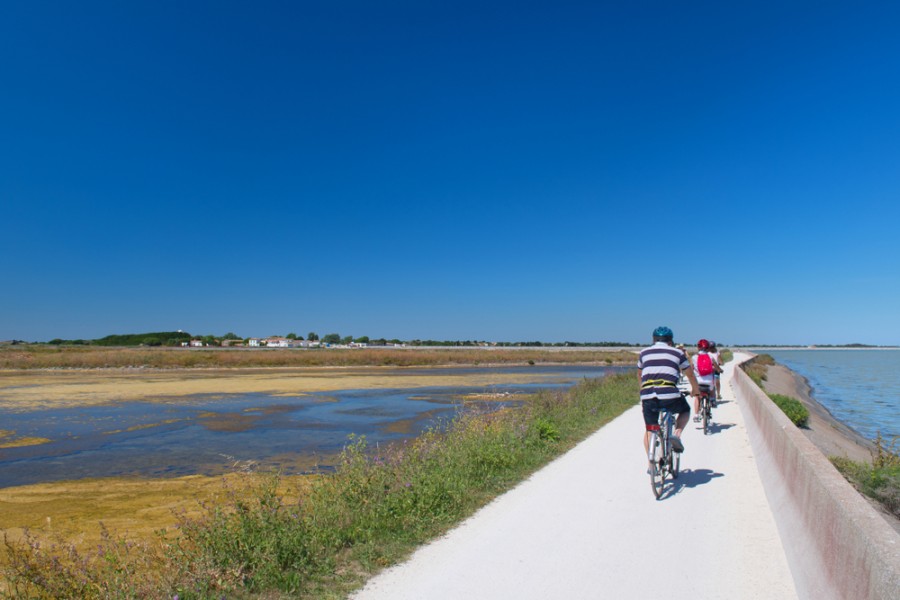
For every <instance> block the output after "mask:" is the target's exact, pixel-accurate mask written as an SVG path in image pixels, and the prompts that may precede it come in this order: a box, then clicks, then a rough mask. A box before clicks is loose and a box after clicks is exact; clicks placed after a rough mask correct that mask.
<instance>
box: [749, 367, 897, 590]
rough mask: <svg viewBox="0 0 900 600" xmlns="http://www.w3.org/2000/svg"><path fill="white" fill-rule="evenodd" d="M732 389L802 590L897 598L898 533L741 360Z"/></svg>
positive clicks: (796, 581) (793, 569) (789, 561)
mask: <svg viewBox="0 0 900 600" xmlns="http://www.w3.org/2000/svg"><path fill="white" fill-rule="evenodd" d="M733 384H734V391H735V395H736V396H737V401H738V404H739V406H740V408H741V412H742V413H743V415H744V420H745V421H746V423H747V430H748V434H749V437H750V443H751V445H752V447H753V452H754V454H755V455H756V460H757V464H758V466H759V473H760V476H761V478H762V481H763V486H764V488H765V491H766V496H767V497H768V500H769V503H770V505H771V506H772V512H773V513H774V515H775V522H776V523H777V525H778V529H779V533H780V534H781V539H782V541H783V543H784V548H785V554H786V555H787V559H788V563H789V565H790V568H791V573H792V574H793V577H794V583H795V585H796V588H797V592H798V594H799V595H800V597H801V598H810V599H812V598H815V599H817V600H819V599H827V598H834V599H835V600H838V599H840V600H845V599H853V600H855V599H864V598H871V599H879V600H897V599H898V598H900V535H898V534H897V532H896V531H894V529H893V528H891V527H890V526H889V525H888V524H887V523H885V521H884V519H883V518H882V517H881V516H880V515H879V514H878V513H877V512H876V510H875V509H874V508H872V506H870V505H869V503H868V502H867V501H866V500H865V499H863V498H862V497H860V495H859V493H858V492H857V491H856V490H855V489H854V488H853V487H852V486H851V485H850V484H849V483H847V481H846V480H845V479H844V477H843V476H842V475H841V474H840V473H839V472H838V471H837V469H835V468H834V466H833V465H832V464H831V463H830V462H829V460H828V459H827V458H826V457H825V456H824V455H823V454H822V453H821V452H819V450H818V448H816V447H815V446H814V445H813V444H812V442H810V441H809V440H808V439H807V438H806V436H804V435H803V433H802V432H800V431H799V430H798V429H797V428H796V426H794V424H793V423H791V421H790V420H789V419H788V418H787V417H786V416H785V415H784V413H783V412H782V411H781V410H780V409H779V408H778V407H777V406H776V405H775V404H774V403H773V402H772V401H771V400H770V399H769V398H768V396H766V394H765V393H764V392H763V391H762V390H761V389H760V388H759V387H758V386H757V385H756V384H755V383H754V382H753V380H752V379H750V377H749V376H748V375H747V374H746V373H744V371H743V370H742V369H740V368H735V370H734V378H733Z"/></svg>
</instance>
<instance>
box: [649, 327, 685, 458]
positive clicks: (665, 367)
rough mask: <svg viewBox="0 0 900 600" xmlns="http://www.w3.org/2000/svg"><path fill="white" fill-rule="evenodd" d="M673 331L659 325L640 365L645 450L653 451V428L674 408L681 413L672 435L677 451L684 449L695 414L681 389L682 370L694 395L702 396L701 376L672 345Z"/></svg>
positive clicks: (677, 412)
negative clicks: (684, 433)
mask: <svg viewBox="0 0 900 600" xmlns="http://www.w3.org/2000/svg"><path fill="white" fill-rule="evenodd" d="M672 337H673V334H672V330H671V329H669V328H668V327H657V328H656V329H654V330H653V345H652V346H648V347H647V348H644V349H643V350H641V354H640V356H639V358H638V362H637V366H638V369H640V377H641V408H642V409H643V412H644V425H645V427H644V453H645V454H646V453H648V452H649V451H650V429H651V428H653V427H656V425H657V423H659V411H660V410H662V409H667V410H670V411H672V412H674V413H676V414H677V415H678V418H677V419H676V421H675V435H674V436H673V437H672V438H671V440H672V448H673V449H674V450H675V452H683V451H684V444H683V443H682V442H681V433H682V431H684V427H685V425H687V424H688V420H689V419H690V417H691V407H690V406H688V403H687V401H685V399H684V396H683V395H682V393H681V390H679V389H678V376H679V375H680V374H681V373H684V375H685V376H686V377H687V378H688V381H690V383H691V395H692V396H696V395H698V393H699V392H698V391H697V389H698V388H697V379H696V378H695V377H694V370H693V369H692V368H691V361H690V360H688V357H687V355H686V354H685V353H684V352H683V351H681V350H679V349H678V348H675V347H674V346H673V344H672Z"/></svg>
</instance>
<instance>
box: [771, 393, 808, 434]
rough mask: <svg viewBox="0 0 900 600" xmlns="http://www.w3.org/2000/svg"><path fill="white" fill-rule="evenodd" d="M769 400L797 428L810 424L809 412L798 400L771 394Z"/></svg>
mask: <svg viewBox="0 0 900 600" xmlns="http://www.w3.org/2000/svg"><path fill="white" fill-rule="evenodd" d="M769 398H771V399H772V401H773V402H774V403H775V404H776V405H778V408H780V409H781V410H782V412H784V414H786V415H787V417H788V418H789V419H790V420H791V422H792V423H793V424H794V425H796V426H797V427H806V425H807V423H808V422H809V410H808V409H807V408H806V407H805V406H803V404H802V403H801V402H800V401H799V400H797V399H796V398H792V397H790V396H783V395H781V394H769Z"/></svg>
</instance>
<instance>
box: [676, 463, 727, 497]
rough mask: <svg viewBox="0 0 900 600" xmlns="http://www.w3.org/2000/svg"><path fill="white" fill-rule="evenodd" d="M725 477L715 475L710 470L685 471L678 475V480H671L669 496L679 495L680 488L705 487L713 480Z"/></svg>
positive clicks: (723, 475)
mask: <svg viewBox="0 0 900 600" xmlns="http://www.w3.org/2000/svg"><path fill="white" fill-rule="evenodd" d="M719 477H725V474H724V473H716V472H715V471H712V470H710V469H687V470H684V471H681V472H680V473H679V474H678V479H674V480H672V491H671V494H673V495H674V494H677V493H679V492H680V491H681V490H682V488H695V487H697V486H700V485H705V484H707V483H709V482H710V481H712V480H713V479H718V478H719Z"/></svg>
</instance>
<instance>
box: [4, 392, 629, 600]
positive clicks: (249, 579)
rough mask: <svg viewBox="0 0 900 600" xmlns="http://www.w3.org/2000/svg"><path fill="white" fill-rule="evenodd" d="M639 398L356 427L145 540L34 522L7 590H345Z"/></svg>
mask: <svg viewBox="0 0 900 600" xmlns="http://www.w3.org/2000/svg"><path fill="white" fill-rule="evenodd" d="M636 400H637V384H636V379H635V377H634V376H633V375H632V374H624V375H614V376H608V377H606V378H604V379H602V380H585V381H584V382H582V383H581V384H579V385H578V386H576V387H574V388H572V389H570V390H568V391H566V392H544V393H541V394H537V395H535V396H533V397H531V398H529V399H528V400H527V401H526V402H525V403H524V404H523V405H522V406H521V407H520V408H516V409H509V410H504V411H499V412H491V413H480V412H472V411H464V412H461V413H460V414H459V415H457V416H456V417H455V418H454V419H452V420H450V421H449V422H445V423H441V424H440V425H438V426H435V427H434V428H432V429H430V430H428V431H427V432H426V433H425V434H424V435H422V436H421V437H419V438H416V439H415V440H412V441H408V442H406V443H403V444H397V445H393V446H390V447H371V446H370V445H369V444H368V443H367V442H366V440H365V439H364V438H354V439H352V440H351V442H350V443H349V444H348V445H347V447H346V448H345V450H344V452H343V455H342V458H341V462H340V466H339V467H338V469H337V471H336V472H335V473H334V474H333V475H327V476H317V477H314V478H312V479H311V481H308V483H307V486H306V488H304V489H303V490H297V489H286V488H285V485H284V483H283V481H282V480H281V479H280V478H279V477H278V475H277V474H257V475H255V476H254V477H255V479H254V481H255V486H254V487H253V488H252V490H251V491H250V492H248V491H247V490H246V489H241V490H232V491H230V492H228V493H227V494H226V495H225V500H223V501H222V502H219V503H216V504H209V505H205V506H204V507H203V511H202V515H201V516H200V517H189V516H186V515H179V524H178V527H177V528H175V529H173V530H170V531H163V532H160V537H159V540H158V543H157V544H156V545H150V546H146V547H137V546H128V545H127V543H126V542H123V541H121V540H114V539H112V537H108V538H106V541H105V543H104V544H101V545H100V547H99V548H98V551H97V552H96V553H93V554H89V555H88V554H82V553H79V552H77V551H76V550H74V549H73V548H71V547H67V548H64V549H63V550H64V551H62V552H60V549H59V548H57V550H56V552H55V553H54V552H52V551H51V550H50V549H47V548H46V547H45V546H43V545H42V544H41V542H40V541H39V540H37V539H36V538H35V537H34V536H30V537H29V538H27V539H26V541H25V542H20V543H14V542H11V541H9V540H7V542H6V546H7V552H8V554H9V556H11V557H12V560H11V561H10V562H9V566H8V567H7V569H6V573H5V574H6V576H7V581H8V582H9V586H8V589H7V591H6V597H10V598H52V597H60V596H59V595H60V594H62V595H64V596H66V597H80V598H109V597H116V598H139V597H155V598H173V597H177V598H179V600H183V599H186V598H219V597H223V596H224V597H228V598H263V597H264V598H269V599H272V598H288V597H290V598H339V597H345V596H346V594H347V593H349V591H351V590H352V589H354V588H355V587H357V586H358V585H359V584H360V583H361V582H362V581H364V580H365V579H366V578H367V577H368V576H370V575H371V574H372V573H374V572H375V571H377V570H379V569H380V568H382V567H384V566H386V565H389V564H392V563H395V562H396V561H398V560H400V559H402V558H403V557H405V556H407V555H408V554H409V553H410V552H411V551H412V550H413V549H414V548H415V547H416V546H417V545H419V544H421V543H423V542H425V541H427V540H429V539H431V538H433V537H435V536H437V535H440V534H441V533H442V532H445V531H446V530H447V529H449V528H450V527H452V526H453V525H454V524H456V523H458V522H460V521H461V520H463V519H464V518H466V517H467V516H469V515H471V514H472V513H473V512H474V511H475V510H477V509H478V508H479V507H481V506H483V505H484V504H486V503H487V502H488V501H490V500H491V499H492V498H494V497H495V496H497V495H498V494H501V493H502V492H504V491H506V490H508V489H510V488H511V487H512V486H513V485H515V484H516V483H517V482H519V481H521V480H522V479H524V478H525V477H527V476H528V475H529V474H530V473H532V472H534V471H535V470H536V469H538V468H540V467H541V466H542V465H544V464H546V463H547V462H549V461H550V460H552V459H553V458H555V457H556V456H558V455H560V454H561V453H563V452H565V451H566V450H568V449H570V448H571V447H573V446H574V445H575V444H577V443H578V442H579V441H580V440H582V439H584V438H585V437H586V436H587V435H589V434H590V433H591V432H593V431H595V430H596V429H597V428H599V427H601V426H602V425H603V424H604V423H606V422H608V421H609V420H611V419H612V418H614V417H615V416H617V415H619V414H621V413H622V412H623V411H624V410H625V409H627V408H628V407H630V406H632V405H633V404H634V403H635V402H636ZM289 498H293V499H289ZM297 498H299V500H297ZM101 581H102V582H104V583H103V584H102V585H100V584H99V583H98V582H101Z"/></svg>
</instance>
